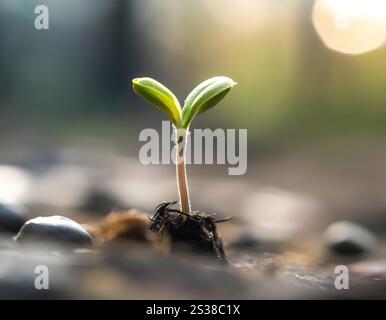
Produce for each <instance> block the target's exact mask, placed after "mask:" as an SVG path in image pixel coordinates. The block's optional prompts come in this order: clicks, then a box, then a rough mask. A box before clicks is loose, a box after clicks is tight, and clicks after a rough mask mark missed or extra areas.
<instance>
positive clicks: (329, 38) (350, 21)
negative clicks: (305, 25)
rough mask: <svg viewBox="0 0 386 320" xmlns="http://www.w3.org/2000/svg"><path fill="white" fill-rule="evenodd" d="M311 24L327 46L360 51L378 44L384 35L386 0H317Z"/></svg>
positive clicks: (385, 28)
mask: <svg viewBox="0 0 386 320" xmlns="http://www.w3.org/2000/svg"><path fill="white" fill-rule="evenodd" d="M312 19H313V24H314V27H315V29H316V31H317V32H318V34H319V36H320V37H321V39H322V40H323V42H324V43H325V44H326V46H327V47H329V48H331V49H333V50H336V51H339V52H342V53H347V54H360V53H364V52H368V51H371V50H374V49H376V48H378V47H379V46H381V45H382V44H383V43H384V41H385V36H386V1H382V0H317V1H316V2H315V5H314V9H313V16H312Z"/></svg>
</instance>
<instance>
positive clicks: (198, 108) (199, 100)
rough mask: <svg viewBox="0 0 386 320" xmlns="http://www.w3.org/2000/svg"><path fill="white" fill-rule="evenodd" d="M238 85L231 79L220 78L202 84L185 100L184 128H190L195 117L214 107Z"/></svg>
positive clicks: (183, 111)
mask: <svg viewBox="0 0 386 320" xmlns="http://www.w3.org/2000/svg"><path fill="white" fill-rule="evenodd" d="M234 85H236V82H234V81H233V80H232V79H231V78H228V77H224V76H219V77H214V78H210V79H208V80H206V81H204V82H202V83H200V84H199V85H198V86H197V87H196V88H194V89H193V90H192V92H191V93H190V94H189V95H188V97H187V98H186V100H185V105H184V108H183V110H182V122H183V127H184V128H188V127H189V126H190V124H191V122H192V121H193V119H194V117H195V116H196V115H198V114H200V113H202V112H205V111H206V110H208V109H210V108H212V107H214V106H215V105H216V104H217V103H219V102H220V100H222V99H223V98H224V97H225V96H226V94H227V93H228V92H229V91H230V89H231V88H232V87H233V86H234Z"/></svg>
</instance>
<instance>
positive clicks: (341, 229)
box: [325, 221, 377, 255]
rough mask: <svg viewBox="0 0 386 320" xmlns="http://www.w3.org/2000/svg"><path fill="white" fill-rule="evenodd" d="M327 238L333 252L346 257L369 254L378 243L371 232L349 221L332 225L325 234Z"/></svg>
mask: <svg viewBox="0 0 386 320" xmlns="http://www.w3.org/2000/svg"><path fill="white" fill-rule="evenodd" d="M325 237H326V240H327V245H328V247H329V248H330V250H331V251H333V252H334V253H338V254H345V255H355V254H362V253H368V252H370V251H372V250H373V249H374V247H375V246H376V243H377V239H376V237H375V236H374V235H373V234H372V233H371V232H370V231H369V230H367V229H366V228H364V227H362V226H361V225H359V224H356V223H352V222H347V221H339V222H335V223H333V224H331V225H330V226H329V227H328V228H327V230H326V232H325Z"/></svg>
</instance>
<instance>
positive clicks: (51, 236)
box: [16, 216, 93, 248]
mask: <svg viewBox="0 0 386 320" xmlns="http://www.w3.org/2000/svg"><path fill="white" fill-rule="evenodd" d="M16 241H17V242H18V243H23V242H29V241H40V242H47V243H48V242H49V243H51V242H58V243H61V244H64V245H66V246H71V247H76V248H82V247H88V246H91V245H92V243H93V238H92V236H91V235H90V234H89V233H88V232H87V231H86V229H85V228H83V227H82V226H81V225H80V224H78V223H77V222H75V221H73V220H71V219H69V218H66V217H62V216H50V217H38V218H34V219H31V220H29V221H27V222H26V223H25V224H24V225H23V227H22V228H21V230H20V232H19V233H18V234H17V236H16Z"/></svg>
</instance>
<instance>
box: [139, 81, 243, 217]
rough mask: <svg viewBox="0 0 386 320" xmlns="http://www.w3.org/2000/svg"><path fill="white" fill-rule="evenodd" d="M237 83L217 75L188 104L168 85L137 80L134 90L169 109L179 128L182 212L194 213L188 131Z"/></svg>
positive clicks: (178, 153)
mask: <svg viewBox="0 0 386 320" xmlns="http://www.w3.org/2000/svg"><path fill="white" fill-rule="evenodd" d="M234 85H236V82H234V81H233V80H232V79H230V78H228V77H223V76H219V77H214V78H210V79H208V80H206V81H204V82H202V83H200V84H199V85H198V86H197V87H196V88H194V89H193V90H192V92H190V93H189V95H188V96H187V98H186V99H185V102H184V106H183V108H181V105H180V103H179V101H178V99H177V98H176V97H175V95H174V94H173V93H172V92H171V91H170V90H169V89H168V88H166V87H165V86H164V85H162V84H161V83H159V82H158V81H156V80H154V79H151V78H136V79H133V90H134V91H135V93H136V94H137V95H139V96H140V97H142V98H143V99H145V100H146V101H148V102H150V103H151V104H153V105H155V106H156V107H157V108H158V109H160V110H161V111H163V112H165V113H166V114H167V116H168V117H169V119H170V121H171V122H172V123H173V127H174V130H175V143H176V145H177V152H176V167H177V168H176V169H177V185H178V194H179V199H180V206H181V211H182V212H183V213H185V214H188V215H190V214H191V207H190V197H189V189H188V182H187V176H186V166H185V146H186V138H187V133H188V131H189V127H190V124H191V123H192V121H193V119H194V118H195V117H196V116H198V115H199V114H201V113H203V112H205V111H207V110H209V109H210V108H213V107H214V106H215V105H216V104H218V103H219V102H220V101H221V100H222V99H223V98H224V97H225V96H226V94H227V93H228V92H229V91H230V90H231V89H232V87H233V86H234Z"/></svg>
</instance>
